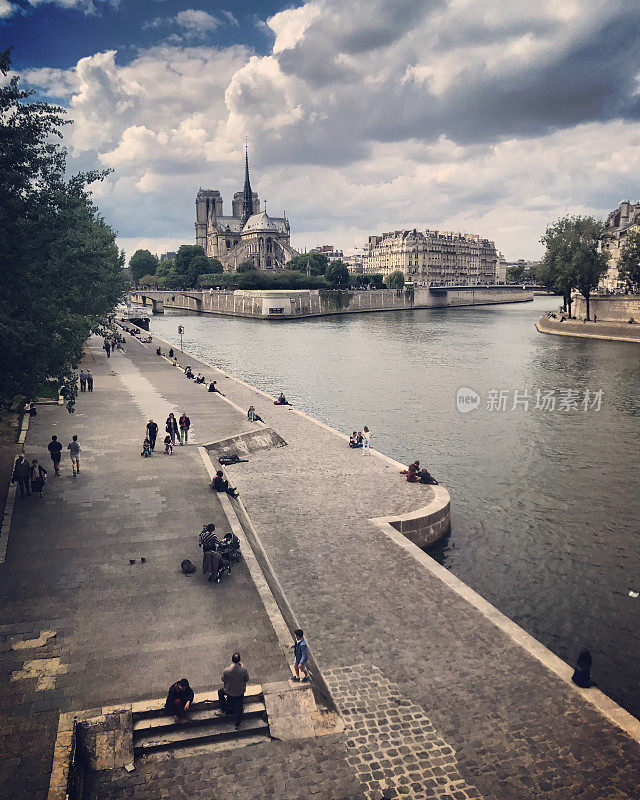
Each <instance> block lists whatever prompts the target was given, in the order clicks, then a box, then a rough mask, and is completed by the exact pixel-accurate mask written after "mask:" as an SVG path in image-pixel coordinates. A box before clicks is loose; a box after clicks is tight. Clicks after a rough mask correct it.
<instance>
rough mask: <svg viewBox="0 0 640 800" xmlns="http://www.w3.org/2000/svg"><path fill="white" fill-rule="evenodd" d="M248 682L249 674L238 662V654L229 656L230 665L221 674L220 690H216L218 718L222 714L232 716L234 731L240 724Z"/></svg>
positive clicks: (240, 662)
mask: <svg viewBox="0 0 640 800" xmlns="http://www.w3.org/2000/svg"><path fill="white" fill-rule="evenodd" d="M248 682H249V673H248V672H247V670H246V669H245V666H244V664H243V663H242V661H240V653H234V654H233V655H232V656H231V665H230V666H229V667H227V668H226V669H225V671H224V672H223V673H222V689H218V700H219V701H220V711H218V716H219V717H221V716H222V715H223V714H227V715H229V716H234V717H235V719H236V729H237V728H239V727H240V725H241V724H242V711H243V705H244V693H245V692H246V690H247V683H248Z"/></svg>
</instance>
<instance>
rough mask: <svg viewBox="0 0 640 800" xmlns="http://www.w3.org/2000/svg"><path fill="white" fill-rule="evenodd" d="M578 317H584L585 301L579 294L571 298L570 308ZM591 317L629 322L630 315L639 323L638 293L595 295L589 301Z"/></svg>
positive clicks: (639, 301) (639, 300)
mask: <svg viewBox="0 0 640 800" xmlns="http://www.w3.org/2000/svg"><path fill="white" fill-rule="evenodd" d="M571 310H572V312H573V314H575V316H576V317H578V319H586V316H587V302H586V300H585V299H584V297H582V296H581V295H578V296H577V297H575V298H574V300H573V308H572V309H571ZM589 311H590V314H591V318H592V319H593V316H594V314H595V316H596V317H597V318H598V319H599V320H601V321H602V322H629V320H630V319H631V317H633V319H635V321H636V322H638V323H640V295H637V294H624V295H597V296H595V297H592V298H591V299H590V301H589Z"/></svg>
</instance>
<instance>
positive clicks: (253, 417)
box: [247, 406, 264, 422]
mask: <svg viewBox="0 0 640 800" xmlns="http://www.w3.org/2000/svg"><path fill="white" fill-rule="evenodd" d="M247 419H248V420H249V422H264V420H263V419H262V417H259V416H258V414H257V412H256V409H255V406H249V410H248V411H247Z"/></svg>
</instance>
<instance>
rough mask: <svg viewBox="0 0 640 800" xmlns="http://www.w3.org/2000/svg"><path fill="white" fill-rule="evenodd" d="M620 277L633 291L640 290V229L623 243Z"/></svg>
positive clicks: (619, 269) (619, 263)
mask: <svg viewBox="0 0 640 800" xmlns="http://www.w3.org/2000/svg"><path fill="white" fill-rule="evenodd" d="M618 277H619V279H620V280H621V281H625V283H626V284H627V288H628V289H630V290H631V291H633V292H637V291H640V231H634V232H633V233H630V234H629V235H628V236H627V239H626V241H625V243H624V244H623V245H622V249H621V250H620V260H619V262H618Z"/></svg>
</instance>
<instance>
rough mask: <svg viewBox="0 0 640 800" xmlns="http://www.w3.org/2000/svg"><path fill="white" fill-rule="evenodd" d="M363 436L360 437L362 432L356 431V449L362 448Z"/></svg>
mask: <svg viewBox="0 0 640 800" xmlns="http://www.w3.org/2000/svg"><path fill="white" fill-rule="evenodd" d="M363 439H364V436H363V435H362V431H358V435H357V436H356V447H362V440H363Z"/></svg>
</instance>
